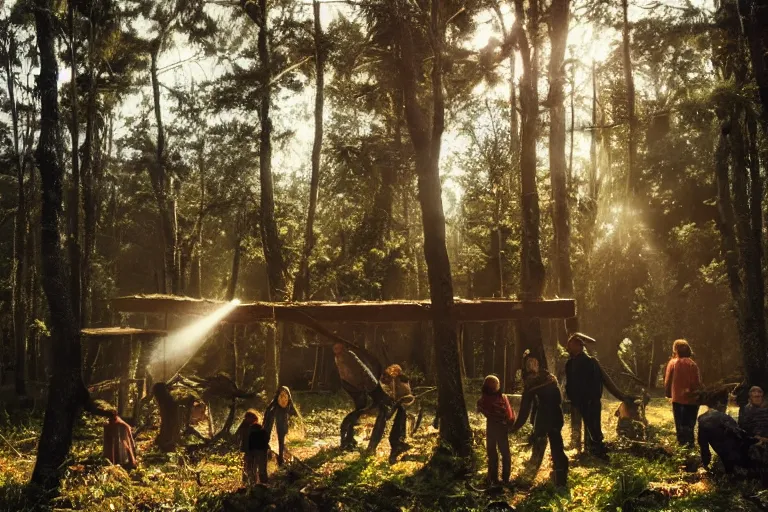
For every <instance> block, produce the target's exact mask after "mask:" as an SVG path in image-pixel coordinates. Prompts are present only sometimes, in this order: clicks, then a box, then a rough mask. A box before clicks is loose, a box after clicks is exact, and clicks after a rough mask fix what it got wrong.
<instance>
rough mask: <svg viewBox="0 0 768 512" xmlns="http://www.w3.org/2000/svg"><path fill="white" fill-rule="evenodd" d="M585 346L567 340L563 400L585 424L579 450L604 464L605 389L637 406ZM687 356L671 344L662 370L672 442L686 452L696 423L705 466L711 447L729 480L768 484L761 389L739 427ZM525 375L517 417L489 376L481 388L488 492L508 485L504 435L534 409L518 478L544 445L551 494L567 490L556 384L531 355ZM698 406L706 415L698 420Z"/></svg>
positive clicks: (766, 411)
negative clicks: (747, 474)
mask: <svg viewBox="0 0 768 512" xmlns="http://www.w3.org/2000/svg"><path fill="white" fill-rule="evenodd" d="M590 341H594V340H592V339H591V338H589V337H588V336H586V335H584V334H581V333H575V334H573V335H571V336H570V338H569V339H568V342H567V350H568V353H569V355H570V358H569V359H568V362H567V363H566V366H565V374H566V384H565V394H566V396H567V398H568V400H569V401H570V404H571V408H572V413H573V412H576V413H578V414H579V415H580V416H581V418H582V420H583V425H584V431H585V451H586V452H587V453H589V454H591V455H593V456H595V457H597V458H600V459H603V460H608V454H607V449H606V446H605V444H604V442H603V433H602V427H601V401H600V400H601V397H602V394H603V386H604V385H606V386H607V387H608V390H609V391H610V392H611V393H612V394H613V395H614V396H616V397H617V398H619V399H620V400H621V401H622V405H625V404H629V406H628V407H624V410H630V409H632V408H633V407H635V406H636V405H637V403H638V402H642V400H640V399H639V398H638V397H635V396H632V395H629V394H626V393H623V392H621V391H619V390H618V389H617V388H616V386H615V384H613V382H612V381H611V380H610V379H609V378H608V377H607V375H606V374H605V372H603V370H602V368H601V367H600V364H599V363H598V361H597V360H596V359H594V358H593V357H591V356H590V355H588V354H587V353H586V352H585V351H584V344H585V342H590ZM691 356H692V351H691V347H690V345H689V344H688V342H687V341H685V340H676V341H675V342H674V344H673V347H672V358H671V359H670V361H669V363H668V364H667V368H666V371H665V379H664V385H665V391H666V396H667V397H668V398H670V399H671V402H672V411H673V416H674V421H675V430H676V435H677V440H678V443H679V444H680V445H684V446H689V447H692V446H693V445H694V440H695V435H694V428H695V426H696V424H697V418H698V426H699V435H698V442H699V448H700V450H701V459H702V463H703V465H704V466H705V467H708V466H709V464H710V462H711V453H710V450H709V447H710V446H711V447H712V448H713V449H714V451H715V452H716V453H717V454H718V455H719V457H720V459H721V460H722V461H723V464H724V466H725V470H726V472H727V473H731V472H732V471H733V469H734V467H737V466H739V467H742V468H745V469H746V470H748V471H751V472H757V473H759V475H758V476H760V477H761V478H762V480H763V482H764V483H765V484H768V404H766V402H765V400H764V398H763V390H762V389H761V388H759V387H757V386H753V387H752V388H751V389H750V390H749V404H747V405H746V406H745V407H743V408H742V409H741V410H740V413H739V421H738V423H737V422H736V421H735V420H734V419H733V418H731V417H730V416H728V415H727V414H726V413H725V408H726V406H727V403H728V397H729V395H730V392H729V391H730V390H729V389H728V388H722V389H721V390H716V391H705V390H704V389H703V387H702V384H701V377H700V373H699V369H698V366H697V365H696V363H695V362H694V361H693V359H692V358H691ZM523 368H524V379H523V394H522V398H521V404H520V413H519V414H518V415H515V412H514V410H513V409H512V407H511V406H510V403H509V400H508V399H507V397H506V396H505V395H504V394H503V393H502V391H501V389H500V382H499V379H498V378H497V377H496V376H494V375H489V376H488V377H486V378H485V381H484V383H483V387H482V395H481V398H480V400H478V402H477V410H478V412H480V413H482V414H483V415H484V416H485V417H486V448H487V453H488V476H487V481H488V483H489V484H491V485H498V484H501V483H508V482H509V478H510V467H511V455H510V450H509V441H508V435H509V434H513V433H515V432H517V431H518V430H519V429H520V428H521V427H522V426H523V425H524V424H525V422H526V421H527V420H528V417H529V415H530V414H531V412H532V410H533V411H534V418H533V419H532V423H533V434H532V435H531V438H530V443H531V446H532V453H531V458H530V459H529V460H528V461H527V462H526V470H525V471H524V473H530V472H531V471H533V472H534V473H535V471H536V470H538V468H539V466H540V465H541V462H542V459H543V456H544V452H545V449H546V446H547V441H548V442H549V446H550V450H551V454H552V463H553V464H552V465H553V471H552V473H551V477H552V480H553V483H554V484H555V486H556V487H560V488H562V487H566V486H567V477H568V458H567V457H566V455H565V452H564V448H563V438H562V434H561V429H562V427H563V424H564V421H563V410H562V397H561V392H560V388H559V386H558V382H557V379H556V378H555V376H554V375H552V374H551V373H549V372H548V371H546V370H543V369H542V368H541V367H540V361H539V358H538V357H537V356H535V355H533V354H530V353H526V355H525V360H524V365H523ZM700 404H702V405H707V406H709V408H710V409H709V411H708V412H706V413H704V414H702V415H701V416H698V413H699V406H700ZM622 410H623V409H622V408H621V407H620V408H619V411H617V415H619V416H620V417H624V416H626V414H619V413H620V412H621V411H622ZM499 458H501V478H499ZM764 468H766V469H764Z"/></svg>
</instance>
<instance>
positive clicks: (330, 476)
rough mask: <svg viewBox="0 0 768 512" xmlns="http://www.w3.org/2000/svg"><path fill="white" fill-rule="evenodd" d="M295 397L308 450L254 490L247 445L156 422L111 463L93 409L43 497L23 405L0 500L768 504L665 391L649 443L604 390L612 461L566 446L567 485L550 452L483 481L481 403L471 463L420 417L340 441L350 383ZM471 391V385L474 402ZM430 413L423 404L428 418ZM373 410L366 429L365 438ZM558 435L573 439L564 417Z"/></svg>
mask: <svg viewBox="0 0 768 512" xmlns="http://www.w3.org/2000/svg"><path fill="white" fill-rule="evenodd" d="M294 398H295V400H296V402H297V403H298V404H299V406H300V407H301V410H302V412H303V415H304V423H303V426H301V425H297V426H296V427H295V428H293V431H292V432H291V434H290V435H289V438H288V449H289V451H290V452H291V454H292V455H293V456H294V457H295V458H296V459H299V460H300V461H301V462H293V463H291V464H289V465H288V466H287V467H285V468H284V469H282V470H279V471H278V470H277V467H276V466H275V465H274V463H273V462H271V463H270V472H271V479H272V481H271V482H270V485H269V486H268V487H258V488H256V489H254V490H251V491H249V492H246V491H245V490H244V489H242V488H241V473H240V467H241V456H240V454H239V453H238V452H237V450H236V449H234V448H232V449H230V448H227V447H219V448H216V449H212V450H200V451H197V452H194V453H192V454H188V453H187V452H186V450H183V449H180V450H179V451H178V452H177V453H173V454H161V453H158V452H156V451H154V450H153V448H152V439H153V438H154V435H155V433H156V431H154V430H147V431H145V432H143V433H141V435H139V436H138V439H137V443H138V447H139V459H140V468H139V469H137V470H135V471H132V472H130V473H126V472H125V471H124V470H122V469H121V468H119V467H114V466H110V465H109V464H108V463H106V461H103V460H102V459H101V458H100V453H101V427H100V421H98V420H95V419H94V420H90V419H89V420H85V421H84V422H83V423H82V424H81V425H80V426H79V427H78V430H77V435H76V440H75V442H74V447H73V451H72V458H71V460H70V461H69V462H68V464H67V469H66V478H65V479H64V481H63V486H62V489H61V491H60V493H59V495H58V496H57V497H55V498H53V499H50V498H49V499H45V498H44V497H42V496H40V495H39V494H38V493H35V492H34V491H33V490H31V489H30V488H28V487H27V486H26V482H27V481H28V480H29V477H30V474H31V472H32V467H33V464H34V456H35V445H36V440H37V436H38V435H39V428H40V421H39V418H36V417H34V416H29V417H25V418H19V417H16V418H15V421H14V422H12V423H11V422H8V424H7V426H6V427H5V428H3V430H2V431H0V432H2V434H3V436H4V437H5V439H6V440H7V442H5V441H3V440H0V510H1V511H5V510H8V511H17V510H18V511H23V510H28V511H31V510H47V509H50V508H54V509H60V510H84V511H109V510H115V511H123V510H126V511H127V510H141V511H144V510H164V511H182V510H217V511H218V510H226V511H246V510H270V509H271V510H291V511H292V510H345V511H346V510H351V511H357V510H359V511H375V510H382V511H390V510H392V511H399V510H419V511H421V510H489V508H488V507H489V505H490V504H492V503H494V504H499V502H506V503H508V504H509V505H511V506H513V507H515V509H516V510H520V511H541V510H553V511H556V510H582V511H592V510H610V511H618V510H621V511H625V512H626V511H638V510H649V511H650V510H653V511H656V510H671V511H723V512H726V511H727V512H735V511H758V510H766V508H768V496H767V495H766V494H765V491H761V490H760V489H759V487H758V485H757V484H756V483H753V482H745V481H736V480H732V479H729V478H728V477H726V476H725V475H723V473H722V469H721V467H720V466H719V464H715V466H714V469H713V471H712V472H711V473H708V472H705V471H704V470H703V469H698V470H697V469H696V463H697V456H696V454H695V453H691V452H687V451H685V450H683V449H679V448H677V447H676V446H675V443H674V427H673V424H672V415H671V407H670V406H669V404H668V403H667V402H666V401H665V400H663V399H658V400H653V401H652V403H651V404H650V406H649V408H648V418H649V420H650V421H651V423H652V428H651V435H652V441H653V444H650V445H634V446H631V447H630V446H627V445H626V444H622V443H619V442H617V441H616V439H615V419H614V417H613V414H612V413H613V410H614V404H612V403H608V402H606V404H605V408H604V412H603V425H604V427H603V428H604V432H605V434H606V437H607V439H608V440H609V442H611V444H612V446H613V452H612V455H611V461H610V463H607V464H606V463H603V462H600V461H597V460H594V459H592V458H590V457H584V456H578V455H577V454H576V452H575V451H573V450H571V451H568V452H567V453H568V456H569V458H570V459H571V473H570V477H569V486H570V491H569V494H568V495H563V494H558V493H557V492H556V491H555V489H554V488H553V487H552V486H551V485H550V484H549V483H548V474H549V465H550V461H549V457H547V458H545V462H544V465H543V466H542V468H541V470H540V471H539V473H538V475H537V476H536V478H535V479H534V480H533V482H524V481H517V482H516V484H515V485H513V486H511V487H510V488H508V489H504V490H503V491H501V492H499V493H495V494H493V493H488V492H483V491H482V490H481V489H482V488H483V487H484V486H483V483H482V480H483V478H484V476H485V471H486V466H485V463H486V457H485V449H484V437H485V430H484V423H483V420H482V418H481V417H479V416H478V415H477V414H475V413H470V422H471V427H472V430H473V433H474V448H475V457H474V460H473V461H472V463H471V464H467V463H466V462H461V461H457V460H456V459H453V458H451V456H450V454H443V452H440V453H441V454H440V455H437V456H434V457H433V453H434V452H435V450H436V448H437V433H436V431H435V430H434V429H432V428H431V426H428V427H425V426H424V424H422V427H421V429H420V430H419V432H418V433H417V434H416V436H415V437H414V438H413V439H411V440H410V443H411V444H412V445H413V446H414V449H413V450H412V451H411V452H408V453H407V454H406V455H405V456H404V457H402V459H401V461H399V462H397V463H396V464H394V465H390V464H389V463H388V461H387V456H388V453H389V444H388V443H387V442H386V439H385V440H384V441H383V442H382V443H381V445H380V446H379V449H378V451H377V453H376V454H375V455H374V456H365V455H364V454H363V453H362V451H356V452H352V453H347V452H341V451H339V450H338V448H337V446H338V434H337V433H338V426H339V424H340V422H341V419H342V417H343V416H344V414H346V412H347V411H348V410H349V407H350V405H351V403H350V401H349V400H348V399H347V398H346V397H345V396H344V395H343V394H339V395H318V394H309V393H300V392H297V393H295V395H294ZM476 398H477V397H475V396H471V395H468V396H467V403H468V404H473V403H474V401H475V400H476ZM431 419H432V418H431V417H430V416H429V415H427V417H426V418H425V423H427V424H430V423H431ZM371 421H372V420H370V419H369V420H367V422H366V423H364V426H363V427H362V428H361V429H360V430H359V434H360V436H361V437H360V441H361V443H360V444H361V446H364V445H365V442H364V437H365V436H366V435H367V433H368V432H369V431H370V426H371ZM563 437H564V439H565V440H566V445H567V444H568V440H569V438H570V432H569V427H568V426H566V428H565V429H564V430H563ZM525 439H526V437H525V432H522V433H521V434H519V435H516V436H512V437H511V438H510V444H511V447H512V452H513V469H512V475H513V477H515V476H517V475H519V474H520V473H521V472H522V464H523V462H524V461H525V460H526V459H527V458H528V455H529V453H528V449H527V447H526V446H525V444H524V443H525ZM11 446H13V448H15V450H17V451H18V453H16V451H14V449H12V448H11ZM659 447H662V448H664V449H659ZM665 449H666V450H665ZM490 509H493V508H490Z"/></svg>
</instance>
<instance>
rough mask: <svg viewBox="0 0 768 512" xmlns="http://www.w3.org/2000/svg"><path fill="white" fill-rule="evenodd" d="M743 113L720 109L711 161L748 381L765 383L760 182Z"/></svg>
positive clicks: (767, 379) (767, 360)
mask: <svg viewBox="0 0 768 512" xmlns="http://www.w3.org/2000/svg"><path fill="white" fill-rule="evenodd" d="M743 115H744V113H743V111H742V112H739V111H738V109H733V110H732V111H731V112H729V113H727V114H722V113H721V114H720V115H719V117H720V119H721V127H720V134H719V136H718V140H717V146H716V148H715V165H714V167H715V177H716V181H717V199H718V201H717V204H718V211H719V214H720V215H719V219H718V228H719V230H720V235H721V243H722V253H723V258H724V260H725V267H726V273H727V275H728V282H729V285H730V289H731V296H732V298H733V301H734V306H735V307H734V309H735V313H736V324H737V327H738V331H739V338H740V340H741V348H742V355H743V359H744V369H745V373H746V377H747V382H748V383H749V384H750V385H758V386H761V387H765V386H766V385H768V357H766V352H767V347H768V343H767V342H766V328H765V313H764V306H763V301H764V295H765V292H764V285H763V271H762V237H761V236H760V234H759V233H760V232H761V230H762V220H761V212H762V209H761V208H760V205H761V198H762V185H761V183H760V176H759V173H758V172H756V171H754V170H751V169H750V166H749V164H748V163H747V161H746V158H747V155H746V154H745V153H746V152H745V149H746V147H747V146H746V144H745V143H744V133H743V127H742V124H741V122H740V118H741V117H742V116H743ZM747 178H749V183H747V181H748V179H747ZM753 180H754V181H753ZM748 189H749V191H748ZM755 195H756V197H755ZM755 209H757V211H754V210H755ZM750 210H752V211H750ZM756 235H757V236H756ZM742 271H743V278H742Z"/></svg>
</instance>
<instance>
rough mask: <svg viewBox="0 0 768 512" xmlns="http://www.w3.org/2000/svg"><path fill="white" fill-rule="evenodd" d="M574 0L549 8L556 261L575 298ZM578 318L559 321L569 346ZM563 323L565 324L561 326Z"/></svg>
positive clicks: (563, 285)
mask: <svg viewBox="0 0 768 512" xmlns="http://www.w3.org/2000/svg"><path fill="white" fill-rule="evenodd" d="M569 10H570V0H553V2H552V5H551V7H550V9H549V37H550V41H551V45H552V49H551V52H550V58H549V59H550V60H549V97H548V98H547V103H548V104H549V118H550V125H549V166H550V177H551V180H552V198H553V203H552V224H553V226H554V229H555V236H554V245H555V251H554V252H555V261H554V265H555V266H556V268H557V272H556V275H557V280H558V283H557V284H558V292H559V295H560V297H563V298H573V273H572V271H571V222H570V213H569V209H568V183H567V172H566V160H565V67H564V65H565V47H566V42H567V40H568V20H569V18H570V15H569ZM575 320H576V319H575V318H573V319H569V320H568V321H567V323H568V324H569V325H564V323H563V322H558V329H557V337H558V341H559V343H560V344H561V345H563V346H564V345H565V342H566V339H565V336H566V335H567V333H566V331H576V330H577V328H576V322H575ZM561 324H562V325H561Z"/></svg>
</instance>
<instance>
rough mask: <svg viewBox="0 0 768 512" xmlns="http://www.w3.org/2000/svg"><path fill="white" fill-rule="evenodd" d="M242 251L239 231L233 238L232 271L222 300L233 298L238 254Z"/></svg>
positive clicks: (238, 273) (237, 270)
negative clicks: (235, 237)
mask: <svg viewBox="0 0 768 512" xmlns="http://www.w3.org/2000/svg"><path fill="white" fill-rule="evenodd" d="M242 252H243V243H242V239H241V237H240V233H239V232H238V234H237V239H236V240H235V251H234V254H233V256H232V272H231V273H230V276H229V284H228V285H227V293H226V296H225V297H224V300H226V301H227V302H229V301H231V300H233V299H234V298H235V292H236V291H237V279H238V276H239V275H240V255H241V254H242Z"/></svg>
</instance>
